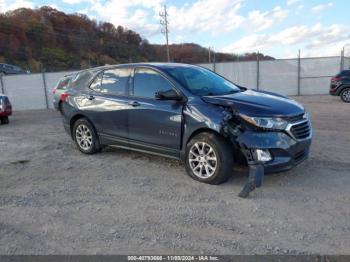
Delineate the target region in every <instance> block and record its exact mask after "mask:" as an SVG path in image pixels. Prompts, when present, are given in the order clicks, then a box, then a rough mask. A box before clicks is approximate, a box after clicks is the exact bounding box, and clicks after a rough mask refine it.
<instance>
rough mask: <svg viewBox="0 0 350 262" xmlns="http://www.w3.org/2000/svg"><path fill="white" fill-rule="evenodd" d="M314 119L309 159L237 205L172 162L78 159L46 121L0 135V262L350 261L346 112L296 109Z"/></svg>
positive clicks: (238, 178) (108, 152) (333, 100)
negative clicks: (43, 258) (170, 261)
mask: <svg viewBox="0 0 350 262" xmlns="http://www.w3.org/2000/svg"><path fill="white" fill-rule="evenodd" d="M296 99H297V100H299V101H300V102H302V103H303V104H304V105H305V106H306V107H307V108H308V109H309V110H310V111H311V114H312V118H313V126H314V141H313V145H312V150H311V155H310V158H309V159H308V160H307V161H306V162H304V163H302V164H301V165H300V166H298V167H296V168H295V169H293V170H291V171H289V172H285V173H280V174H273V175H270V176H266V177H265V180H264V185H263V187H262V188H261V189H258V190H256V191H255V192H254V193H253V194H252V195H251V197H250V198H249V199H241V198H238V197H237V194H238V193H239V191H240V190H241V188H242V186H243V184H244V182H245V180H246V175H247V170H246V169H244V168H242V167H238V168H236V169H235V171H236V174H235V175H234V176H233V177H232V179H231V180H230V181H229V182H228V183H225V184H223V185H220V186H211V185H206V184H202V183H199V182H196V181H194V180H192V179H191V178H190V177H188V176H187V175H186V173H185V169H184V166H183V165H182V164H181V163H179V162H178V161H175V160H169V159H166V158H162V157H156V156H151V155H145V154H141V153H135V152H131V151H126V150H121V149H112V148H106V149H105V150H104V151H103V152H102V153H101V154H97V155H93V156H87V155H83V154H81V153H79V152H78V150H77V149H76V148H75V147H74V145H73V143H72V141H71V140H70V138H69V137H68V136H67V135H66V133H65V132H64V130H63V127H62V124H61V120H60V116H59V115H58V114H57V113H56V112H53V111H27V112H16V113H15V114H14V115H13V117H12V118H11V123H10V125H8V126H0V254H101V253H104V254H105V253H108V254H127V253H133V254H165V253H171V254H190V253H196V254H202V253H206V254H208V253H209V254H315V253H317V254H349V253H350V125H349V124H350V114H349V111H350V105H348V104H344V103H342V102H341V101H340V99H339V98H337V97H330V96H313V97H300V98H296Z"/></svg>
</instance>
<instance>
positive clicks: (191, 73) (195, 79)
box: [164, 67, 240, 96]
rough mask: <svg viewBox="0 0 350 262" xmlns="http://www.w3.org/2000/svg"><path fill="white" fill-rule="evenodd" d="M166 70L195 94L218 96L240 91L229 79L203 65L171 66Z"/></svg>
mask: <svg viewBox="0 0 350 262" xmlns="http://www.w3.org/2000/svg"><path fill="white" fill-rule="evenodd" d="M164 71H165V72H167V73H168V74H169V75H170V76H172V77H173V78H174V79H175V80H176V81H177V82H179V83H180V84H181V85H183V86H184V87H185V88H187V89H188V90H189V91H190V92H191V93H192V94H194V95H198V96H216V95H227V94H232V93H236V92H239V91H240V89H239V88H238V87H237V86H235V85H234V84H232V83H231V82H229V81H228V80H226V79H224V78H223V77H221V76H219V75H217V74H215V73H213V72H211V71H210V70H207V69H205V68H202V67H169V68H165V69H164Z"/></svg>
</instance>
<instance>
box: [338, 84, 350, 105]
mask: <svg viewBox="0 0 350 262" xmlns="http://www.w3.org/2000/svg"><path fill="white" fill-rule="evenodd" d="M340 98H341V100H342V101H343V102H345V103H350V88H349V87H347V88H344V89H343V90H342V91H341V92H340Z"/></svg>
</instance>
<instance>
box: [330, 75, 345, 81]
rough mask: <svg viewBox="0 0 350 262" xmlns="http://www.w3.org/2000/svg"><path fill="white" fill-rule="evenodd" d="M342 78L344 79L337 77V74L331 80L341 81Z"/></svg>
mask: <svg viewBox="0 0 350 262" xmlns="http://www.w3.org/2000/svg"><path fill="white" fill-rule="evenodd" d="M341 80H342V78H341V77H337V76H334V77H332V78H331V81H335V82H337V81H341Z"/></svg>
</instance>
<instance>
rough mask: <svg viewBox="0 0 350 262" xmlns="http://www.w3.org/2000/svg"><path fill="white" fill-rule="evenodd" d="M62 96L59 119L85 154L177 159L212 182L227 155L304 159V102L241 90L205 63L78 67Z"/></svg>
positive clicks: (226, 168) (284, 162) (221, 177)
mask: <svg viewBox="0 0 350 262" xmlns="http://www.w3.org/2000/svg"><path fill="white" fill-rule="evenodd" d="M71 86H72V87H73V88H68V89H67V91H66V92H65V93H64V95H63V96H64V99H63V100H64V101H63V104H62V111H63V123H64V127H65V129H66V131H67V132H68V133H69V135H70V136H71V137H72V139H73V140H74V141H75V143H76V145H77V147H78V149H79V150H80V151H81V152H83V153H85V154H93V153H96V152H98V151H100V149H101V147H102V146H104V145H112V146H118V147H122V148H127V149H132V150H137V151H141V152H147V153H153V154H157V155H162V156H168V157H173V158H177V159H182V160H184V162H185V164H186V169H187V172H188V174H189V175H190V176H191V177H192V178H194V179H196V180H199V181H201V182H206V183H210V184H219V183H222V182H224V181H226V180H227V179H228V178H229V176H230V175H231V174H232V167H233V165H234V160H238V159H241V160H242V159H243V161H245V162H246V163H261V164H262V165H263V167H264V169H265V172H277V171H284V170H287V169H290V168H292V167H293V166H295V165H297V164H299V163H301V162H302V161H303V160H305V159H306V158H307V157H308V154H309V147H310V144H311V137H312V128H311V123H310V120H309V116H308V113H307V112H306V111H305V109H304V107H303V106H301V105H300V104H298V103H297V102H295V101H294V100H292V99H289V98H287V97H284V96H282V95H278V94H274V93H269V92H262V91H253V90H247V89H246V88H243V87H238V86H236V85H235V84H233V83H231V82H230V81H228V80H227V79H225V78H223V77H221V76H219V75H217V74H215V73H213V72H212V71H210V70H207V69H205V68H202V67H199V66H194V65H186V64H176V63H144V64H127V65H118V66H108V67H102V68H96V69H89V70H86V71H83V72H81V73H80V74H79V75H78V76H77V77H76V78H75V79H73V80H72V84H71Z"/></svg>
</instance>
